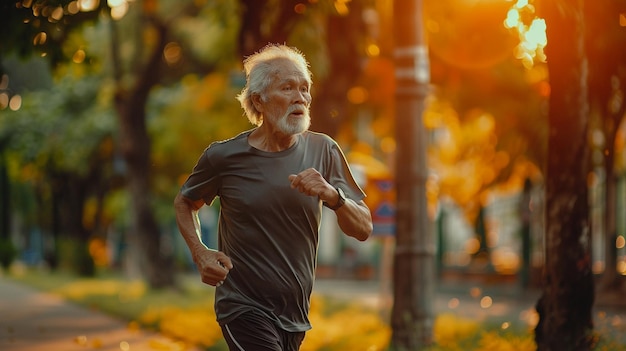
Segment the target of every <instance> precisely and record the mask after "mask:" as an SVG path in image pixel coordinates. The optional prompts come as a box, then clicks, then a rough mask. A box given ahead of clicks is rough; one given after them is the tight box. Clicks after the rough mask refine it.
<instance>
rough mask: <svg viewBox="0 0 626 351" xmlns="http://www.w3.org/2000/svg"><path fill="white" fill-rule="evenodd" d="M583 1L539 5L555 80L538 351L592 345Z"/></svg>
mask: <svg viewBox="0 0 626 351" xmlns="http://www.w3.org/2000/svg"><path fill="white" fill-rule="evenodd" d="M583 1H584V0H568V1H559V0H552V1H547V2H545V3H543V4H542V6H543V10H544V13H543V17H544V18H545V19H546V23H547V35H548V46H547V48H546V54H547V58H548V69H549V76H550V86H551V95H550V107H549V112H548V113H549V116H548V119H549V136H548V164H547V171H546V239H545V245H546V256H545V257H546V262H545V271H544V282H543V284H544V285H543V292H542V295H541V297H540V299H539V301H538V302H537V311H538V313H539V323H538V324H537V326H536V328H535V340H536V342H537V350H539V351H562V350H572V351H583V350H591V348H592V345H593V337H592V331H593V319H592V307H593V302H594V283H593V274H592V270H591V233H590V225H589V204H588V186H587V176H588V173H589V171H590V167H589V147H588V144H587V140H588V139H587V135H588V119H589V117H588V116H589V107H588V102H587V101H588V100H587V98H588V94H587V60H586V57H585V54H584V35H583V24H584V23H583V13H584V12H583Z"/></svg>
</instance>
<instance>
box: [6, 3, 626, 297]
mask: <svg viewBox="0 0 626 351" xmlns="http://www.w3.org/2000/svg"><path fill="white" fill-rule="evenodd" d="M423 4H424V6H423V13H421V14H416V18H418V21H420V25H421V26H422V28H424V33H425V36H426V40H427V46H428V54H429V55H428V61H429V70H430V80H429V90H428V92H429V93H428V96H427V97H426V101H425V102H426V104H425V106H426V107H425V110H424V113H423V123H424V127H425V130H426V135H425V138H426V148H427V149H426V150H425V152H426V153H427V167H428V179H427V182H426V191H427V200H428V216H429V219H430V221H431V225H430V228H431V229H432V230H431V232H430V233H429V234H428V235H432V239H433V242H434V243H436V254H435V259H436V268H437V269H436V272H437V279H447V278H455V277H459V276H464V277H468V276H472V275H477V276H483V277H492V278H493V279H495V280H502V281H515V282H518V283H520V284H522V285H523V286H525V287H529V286H533V285H535V286H536V285H537V284H538V281H539V278H540V274H539V272H540V271H541V267H542V265H543V252H544V245H543V238H544V233H543V228H544V221H543V216H544V212H543V211H544V197H543V193H544V174H545V162H546V153H547V150H546V145H547V134H548V124H547V99H548V97H549V94H550V84H549V83H548V69H547V67H546V57H545V54H544V52H543V49H544V47H545V46H546V44H547V40H546V24H545V21H544V20H543V19H542V18H541V17H540V16H539V15H538V13H537V12H538V11H537V7H539V6H540V4H536V3H533V2H532V1H530V2H529V1H523V0H520V1H517V2H515V1H508V0H450V1H438V0H424V2H423ZM392 6H393V1H391V0H351V1H350V0H300V1H294V0H263V1H261V0H240V1H236V0H213V1H209V0H108V1H106V0H72V1H70V0H65V1H63V0H56V1H52V0H49V1H36V0H23V1H5V2H3V4H2V5H0V9H1V10H0V23H1V24H0V28H1V32H2V33H3V34H2V39H0V74H1V76H0V77H1V78H0V259H1V261H2V265H3V266H4V267H5V268H8V267H9V266H10V265H11V264H15V263H16V262H20V263H22V264H24V265H27V266H32V267H47V268H49V269H66V270H71V271H74V272H75V273H77V274H79V275H83V276H93V275H95V274H96V272H98V270H113V271H116V272H120V273H122V274H124V275H126V276H129V277H140V278H142V279H146V280H147V281H148V282H149V284H150V286H152V287H165V286H171V285H174V284H176V276H177V275H178V274H180V273H187V272H191V271H193V270H194V265H193V263H192V261H191V259H190V256H189V253H188V251H187V248H186V246H185V244H184V242H183V240H182V238H181V237H180V235H179V234H178V230H177V228H176V224H175V219H174V213H173V207H172V202H173V199H174V196H175V195H176V193H177V192H178V189H179V187H180V185H181V184H182V182H183V181H184V180H185V178H186V176H187V175H188V173H189V172H190V170H191V169H192V167H193V165H194V164H195V162H196V160H197V157H198V156H199V155H200V153H201V152H202V150H203V149H204V148H205V147H207V146H208V145H209V144H210V143H211V142H213V141H216V140H221V139H225V138H228V137H230V136H232V135H234V134H236V133H239V132H241V131H243V130H246V129H249V128H252V126H251V125H250V124H249V123H248V122H247V119H246V118H245V116H244V115H243V111H242V110H241V108H240V106H239V104H238V102H237V101H236V100H235V95H236V94H237V93H238V92H239V91H240V90H241V89H242V87H243V84H244V82H245V78H244V77H243V73H242V67H241V61H242V59H243V58H244V57H245V56H246V55H249V54H251V53H253V52H255V51H257V50H259V49H260V48H261V47H263V46H264V45H266V44H267V43H269V42H273V43H287V44H288V45H290V46H296V47H298V48H299V49H300V50H302V51H303V52H304V54H305V55H306V57H307V59H308V60H309V61H310V63H311V70H312V72H313V79H314V84H313V105H312V128H311V129H312V130H315V131H320V132H324V133H327V134H329V135H331V136H333V137H334V138H335V139H336V140H337V141H338V142H339V143H340V145H341V146H342V148H343V149H344V151H345V153H346V156H347V158H348V160H349V161H350V163H351V166H352V167H353V170H354V172H355V175H356V176H357V178H358V180H359V182H360V183H361V185H362V187H363V188H364V189H365V192H366V193H367V195H368V197H367V199H366V201H367V203H368V205H369V206H370V208H371V209H372V213H373V216H374V223H375V226H374V238H373V239H372V240H369V241H367V242H365V243H357V242H356V241H354V240H351V239H350V238H347V237H345V236H343V235H341V233H340V231H339V229H338V228H337V227H336V226H335V225H334V224H333V223H334V221H333V220H332V216H333V214H332V213H331V212H329V213H325V214H324V222H323V230H322V235H321V239H320V251H319V261H318V264H319V267H318V277H322V278H329V279H333V278H342V279H358V280H379V279H389V269H390V264H391V258H390V257H391V255H392V251H393V243H394V236H395V224H394V223H395V222H394V221H395V217H394V216H395V207H394V206H395V204H394V201H395V197H396V193H395V187H394V172H395V169H397V167H398V164H397V163H398V162H401V161H399V160H397V158H396V151H397V150H396V146H397V140H396V136H395V132H394V131H395V130H396V128H397V127H398V126H396V125H395V119H396V118H395V116H396V111H395V106H394V97H395V95H394V94H395V90H394V89H395V83H394V58H393V42H394V34H393V28H392V26H393V22H394V18H393V11H392ZM589 6H590V11H591V12H590V13H591V14H592V15H591V16H590V17H589V19H587V21H588V23H589V28H591V29H589V30H590V31H592V30H593V28H594V25H596V24H600V23H602V22H603V21H605V20H606V18H611V19H619V24H620V25H619V26H616V28H617V30H620V29H622V30H621V31H615V32H611V31H602V32H601V33H600V32H598V33H591V34H589V35H593V37H594V38H596V40H594V41H593V42H594V43H597V45H602V48H604V51H602V52H605V53H606V56H605V57H597V55H596V56H594V53H598V52H599V51H597V50H595V48H593V47H590V48H589V60H590V67H592V68H591V73H590V74H591V75H592V77H593V75H594V74H596V75H598V76H599V75H601V74H605V73H606V72H604V71H602V70H603V69H604V68H607V67H608V65H607V66H605V65H603V64H602V62H606V61H603V60H604V59H605V58H606V57H610V58H612V59H613V60H616V62H617V64H616V66H617V67H618V69H617V70H616V71H615V72H621V73H620V74H621V75H620V74H618V73H610V76H611V77H612V78H611V82H613V84H612V88H611V87H609V89H608V90H607V89H604V90H601V89H596V90H594V91H595V93H596V95H597V97H598V99H599V101H600V102H599V105H598V106H600V107H598V108H597V109H593V108H592V113H591V114H590V116H591V117H590V121H589V124H590V134H589V139H588V140H585V141H582V142H586V143H588V144H589V147H590V148H591V150H592V153H591V156H592V159H591V163H592V166H593V167H592V168H593V169H592V171H591V172H590V173H589V175H588V179H587V180H588V186H589V189H590V198H589V200H590V218H591V222H592V225H591V229H592V233H591V235H592V241H593V242H592V247H593V263H592V267H593V270H594V273H597V274H602V273H604V272H605V271H606V270H607V269H606V268H607V267H609V268H610V269H609V271H610V273H611V275H612V276H613V277H619V276H623V275H626V249H625V240H624V238H625V237H624V233H625V229H626V216H624V213H625V211H626V209H625V207H624V206H625V204H624V202H625V200H626V168H625V166H626V163H625V161H626V155H625V154H624V144H625V142H626V139H625V132H626V129H625V128H626V127H625V126H624V124H623V123H622V119H623V117H624V107H623V106H624V103H623V89H624V84H625V83H626V79H625V74H624V71H625V70H626V59H623V58H624V55H625V54H624V51H625V49H624V48H625V46H624V43H625V42H626V41H625V40H624V30H623V27H624V26H626V12H623V13H620V12H619V9H616V8H613V7H606V8H601V9H597V8H594V9H591V7H593V6H591V5H589ZM596 7H601V6H596ZM603 16H605V17H603ZM594 60H595V61H594ZM620 60H621V61H620ZM612 67H613V66H612ZM573 142H575V141H573ZM218 211H219V201H215V202H214V203H213V204H212V205H211V206H210V207H205V208H203V209H202V211H201V220H202V225H203V238H204V240H205V242H206V243H207V244H208V245H209V246H212V247H215V246H216V245H215V244H216V227H215V226H216V222H217V216H218ZM607 213H610V214H612V217H607ZM607 220H608V221H609V222H608V223H611V225H610V226H608V227H607V225H606V223H607ZM607 228H608V229H607Z"/></svg>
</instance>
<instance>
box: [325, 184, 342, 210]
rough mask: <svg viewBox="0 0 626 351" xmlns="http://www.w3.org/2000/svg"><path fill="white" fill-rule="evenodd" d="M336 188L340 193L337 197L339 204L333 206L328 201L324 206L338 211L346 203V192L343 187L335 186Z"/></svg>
mask: <svg viewBox="0 0 626 351" xmlns="http://www.w3.org/2000/svg"><path fill="white" fill-rule="evenodd" d="M335 189H337V195H339V197H338V199H337V204H336V205H335V206H331V205H329V204H328V203H327V202H324V206H326V207H328V208H330V209H331V210H333V211H337V210H338V209H339V208H340V207H341V206H343V204H345V203H346V194H345V193H344V192H343V189H341V188H335Z"/></svg>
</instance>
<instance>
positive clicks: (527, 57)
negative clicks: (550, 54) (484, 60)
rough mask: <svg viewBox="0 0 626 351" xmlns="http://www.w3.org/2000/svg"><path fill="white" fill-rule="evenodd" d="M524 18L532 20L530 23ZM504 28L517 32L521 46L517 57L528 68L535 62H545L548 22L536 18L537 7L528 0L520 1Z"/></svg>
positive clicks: (515, 5)
mask: <svg viewBox="0 0 626 351" xmlns="http://www.w3.org/2000/svg"><path fill="white" fill-rule="evenodd" d="M524 18H532V19H531V20H530V23H527V22H528V21H524ZM504 26H505V27H506V28H509V29H511V30H514V31H516V32H517V34H518V36H519V41H520V42H519V44H518V45H517V47H516V48H515V57H517V58H518V59H520V60H521V61H522V63H523V64H524V66H525V67H526V68H530V67H532V66H533V65H534V63H535V62H545V61H546V55H545V53H544V51H543V50H544V48H545V46H546V45H547V43H548V40H547V37H546V22H545V20H544V19H542V18H538V17H537V16H535V7H534V6H533V5H532V4H530V3H528V1H527V0H518V1H517V2H516V3H515V4H514V5H513V6H512V7H511V9H510V10H509V12H508V13H507V17H506V19H505V20H504Z"/></svg>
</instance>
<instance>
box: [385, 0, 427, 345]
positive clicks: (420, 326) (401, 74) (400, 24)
mask: <svg viewBox="0 0 626 351" xmlns="http://www.w3.org/2000/svg"><path fill="white" fill-rule="evenodd" d="M421 9H422V1H421V0H411V1H409V0H397V1H395V2H394V17H395V28H394V29H395V33H396V36H395V39H396V43H395V47H394V56H395V59H396V73H395V74H396V81H397V85H396V86H397V91H396V109H397V110H396V139H397V141H398V148H397V150H398V151H397V165H398V166H397V168H396V193H397V213H396V222H397V229H396V235H397V237H396V248H395V257H394V267H393V279H394V280H393V287H394V303H393V309H392V315H391V327H392V340H391V344H392V349H393V350H398V351H400V350H402V351H404V350H420V349H423V348H425V347H427V346H428V345H430V344H431V343H432V340H433V330H432V328H433V319H434V318H433V304H432V301H433V297H434V294H433V280H434V248H433V245H432V239H433V238H432V232H431V231H430V230H429V229H430V228H429V227H430V226H429V218H428V211H427V203H426V179H427V177H428V172H427V168H426V137H425V131H424V124H423V121H422V113H423V110H424V99H425V97H426V94H427V87H428V83H429V81H430V72H429V68H428V51H427V47H426V45H425V42H424V40H425V39H424V33H423V30H422V18H421V16H422V11H421Z"/></svg>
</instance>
